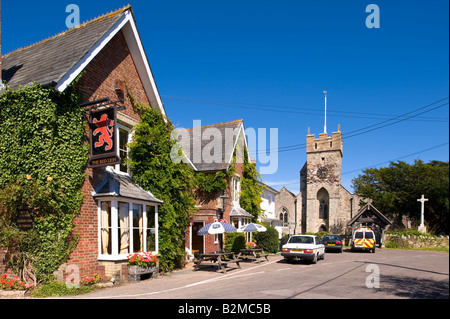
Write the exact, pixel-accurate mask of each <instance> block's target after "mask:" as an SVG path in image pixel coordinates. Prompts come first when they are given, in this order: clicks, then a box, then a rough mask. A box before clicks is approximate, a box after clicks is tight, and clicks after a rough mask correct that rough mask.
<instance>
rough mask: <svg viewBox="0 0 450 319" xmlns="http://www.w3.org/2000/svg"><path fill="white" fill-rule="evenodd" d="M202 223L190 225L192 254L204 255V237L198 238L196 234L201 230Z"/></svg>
mask: <svg viewBox="0 0 450 319" xmlns="http://www.w3.org/2000/svg"><path fill="white" fill-rule="evenodd" d="M203 224H204V223H203V222H194V225H192V252H193V253H195V252H199V253H201V254H203V253H204V249H203V247H204V246H205V245H204V238H205V236H200V235H199V234H198V231H199V230H200V229H202V227H203V226H204V225H203Z"/></svg>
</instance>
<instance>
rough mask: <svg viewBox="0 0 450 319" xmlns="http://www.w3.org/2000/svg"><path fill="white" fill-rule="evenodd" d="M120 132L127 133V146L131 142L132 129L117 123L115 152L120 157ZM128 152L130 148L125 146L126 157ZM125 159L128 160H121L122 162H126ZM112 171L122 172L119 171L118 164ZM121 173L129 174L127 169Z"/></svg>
mask: <svg viewBox="0 0 450 319" xmlns="http://www.w3.org/2000/svg"><path fill="white" fill-rule="evenodd" d="M120 130H123V131H127V132H128V142H127V144H129V143H131V142H132V140H133V129H132V128H131V127H129V126H126V125H123V124H121V123H117V134H116V145H117V148H118V150H117V152H118V154H119V155H120ZM129 152H130V148H129V147H128V146H127V155H128V154H129ZM127 159H128V158H126V159H123V158H122V161H123V160H127ZM114 170H116V171H118V172H122V171H121V170H120V164H117V165H115V167H114ZM122 173H127V174H129V173H130V170H129V169H128V168H127V171H126V172H122Z"/></svg>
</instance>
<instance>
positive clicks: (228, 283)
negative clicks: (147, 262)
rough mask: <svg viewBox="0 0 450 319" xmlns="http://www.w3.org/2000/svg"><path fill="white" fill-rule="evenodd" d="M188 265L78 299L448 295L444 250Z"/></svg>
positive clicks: (379, 297) (346, 297) (348, 252)
mask: <svg viewBox="0 0 450 319" xmlns="http://www.w3.org/2000/svg"><path fill="white" fill-rule="evenodd" d="M241 266H242V269H238V268H236V267H233V266H232V265H230V267H229V270H228V272H227V273H226V274H222V273H221V272H217V271H216V269H215V268H212V267H211V268H201V269H200V270H198V271H196V272H194V271H193V270H192V268H188V269H186V270H182V271H177V272H175V273H172V274H170V275H167V276H160V277H159V278H158V279H153V280H145V281H142V282H141V283H137V284H127V285H123V286H120V287H114V288H108V289H102V290H99V291H96V292H93V293H91V294H87V295H83V296H79V297H77V298H82V299H171V300H173V299H179V300H187V301H188V300H192V299H209V300H227V301H230V300H243V299H245V300H248V299H264V300H267V299H448V298H449V255H448V254H447V253H439V252H430V251H412V250H388V249H377V251H376V253H375V254H372V253H367V252H350V251H344V253H342V254H339V253H327V254H326V255H325V260H320V261H319V262H318V263H317V264H315V265H313V264H309V263H306V262H298V263H292V264H290V263H286V262H285V261H284V260H283V258H282V257H281V256H279V255H277V256H269V261H264V262H262V263H260V264H257V263H254V262H252V263H251V262H242V263H241Z"/></svg>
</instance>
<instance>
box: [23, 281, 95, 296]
mask: <svg viewBox="0 0 450 319" xmlns="http://www.w3.org/2000/svg"><path fill="white" fill-rule="evenodd" d="M95 289H97V288H96V287H95V286H82V287H80V288H68V287H67V286H66V284H63V283H59V282H56V281H55V282H51V283H50V284H47V285H44V286H41V287H39V288H37V289H36V290H34V291H33V292H32V293H31V295H32V296H33V297H34V298H49V297H62V296H77V295H82V294H87V293H89V292H91V291H94V290H95Z"/></svg>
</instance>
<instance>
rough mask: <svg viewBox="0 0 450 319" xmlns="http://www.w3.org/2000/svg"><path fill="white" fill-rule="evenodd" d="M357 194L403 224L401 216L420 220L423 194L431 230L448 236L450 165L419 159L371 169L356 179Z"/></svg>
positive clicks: (426, 216)
mask: <svg viewBox="0 0 450 319" xmlns="http://www.w3.org/2000/svg"><path fill="white" fill-rule="evenodd" d="M353 187H354V189H355V191H356V192H357V193H358V194H360V195H362V196H363V197H365V198H371V199H373V201H374V203H373V204H374V205H375V206H376V207H377V208H378V209H379V210H380V211H381V212H382V213H383V214H385V215H386V216H387V217H388V218H390V219H393V220H395V222H396V223H397V224H400V221H401V218H402V216H408V217H410V218H411V219H413V220H420V203H419V202H417V199H419V198H420V197H421V196H422V194H424V195H425V197H426V198H428V199H429V201H428V202H427V203H426V204H425V220H426V222H427V223H428V226H429V229H430V230H433V231H434V232H436V233H441V232H444V233H446V234H448V222H449V197H448V194H449V164H448V162H441V161H431V162H430V163H424V162H423V161H421V160H416V161H415V162H414V164H412V165H410V164H407V163H405V162H402V161H399V162H397V163H394V162H391V163H390V165H389V166H388V167H382V168H378V169H377V168H369V169H366V170H364V171H363V174H362V175H359V176H358V177H357V178H355V179H354V180H353Z"/></svg>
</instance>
